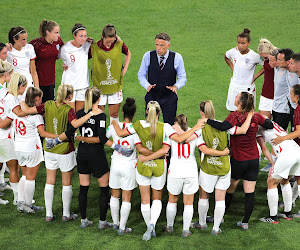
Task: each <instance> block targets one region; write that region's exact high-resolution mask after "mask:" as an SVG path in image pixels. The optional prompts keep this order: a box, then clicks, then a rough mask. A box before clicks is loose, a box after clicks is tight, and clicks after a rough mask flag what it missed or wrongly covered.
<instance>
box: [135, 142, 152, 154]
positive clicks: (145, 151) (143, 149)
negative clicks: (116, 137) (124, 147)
mask: <svg viewBox="0 0 300 250" xmlns="http://www.w3.org/2000/svg"><path fill="white" fill-rule="evenodd" d="M135 147H136V149H137V150H138V151H139V152H140V153H141V154H142V155H151V154H152V153H153V152H152V151H151V150H149V149H148V148H146V147H144V146H143V145H142V144H137V145H135Z"/></svg>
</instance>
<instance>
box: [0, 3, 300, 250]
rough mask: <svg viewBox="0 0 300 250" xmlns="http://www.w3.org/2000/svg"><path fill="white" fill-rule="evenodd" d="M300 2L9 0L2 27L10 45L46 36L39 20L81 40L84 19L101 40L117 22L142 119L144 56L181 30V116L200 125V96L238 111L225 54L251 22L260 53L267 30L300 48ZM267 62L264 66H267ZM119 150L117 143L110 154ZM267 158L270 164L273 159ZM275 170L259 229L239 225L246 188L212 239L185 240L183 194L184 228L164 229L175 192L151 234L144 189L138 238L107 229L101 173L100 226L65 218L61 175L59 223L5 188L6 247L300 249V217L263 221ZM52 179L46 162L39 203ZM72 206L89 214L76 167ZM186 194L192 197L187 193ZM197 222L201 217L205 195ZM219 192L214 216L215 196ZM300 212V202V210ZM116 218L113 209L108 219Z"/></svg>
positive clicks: (132, 220) (1, 215) (95, 215)
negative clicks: (160, 38)
mask: <svg viewBox="0 0 300 250" xmlns="http://www.w3.org/2000/svg"><path fill="white" fill-rule="evenodd" d="M299 7H300V2H299V1H295V0H292V1H288V2H287V1H280V0H277V1H273V2H271V1H258V0H249V1H234V0H228V1H221V0H216V1H203V0H200V1H193V0H189V1H185V2H183V1H178V0H174V1H145V0H141V1H120V0H116V1H112V2H104V1H93V0H87V1H78V0H72V1H71V0H66V1H48V0H44V1H33V0H26V1H25V0H20V1H15V0H13V1H9V2H5V3H2V5H1V13H2V15H1V18H2V25H1V26H0V41H1V42H7V34H8V31H9V29H10V28H11V27H12V26H23V27H25V28H26V30H27V31H28V34H29V38H28V40H29V41H30V40H31V39H33V38H35V37H37V36H39V35H38V27H39V23H40V21H41V20H42V19H44V18H45V19H48V20H49V19H53V20H55V21H57V22H58V23H59V25H60V28H61V37H62V39H63V41H65V42H66V41H69V40H71V39H72V35H71V29H72V27H73V25H74V23H76V22H81V23H83V24H84V25H85V26H86V28H87V31H88V36H91V37H93V38H94V39H95V40H99V39H100V36H101V32H102V29H103V27H104V26H105V25H106V24H108V23H112V24H114V25H115V26H116V29H117V33H118V35H120V36H121V38H122V39H123V41H124V42H125V44H126V45H127V46H128V47H129V49H130V50H131V52H132V59H131V63H130V66H129V69H128V72H127V75H126V76H125V87H124V97H125V98H126V97H127V96H128V97H134V98H135V99H136V101H137V105H138V112H137V114H136V118H135V120H137V119H142V118H143V114H144V95H145V92H146V91H145V90H144V89H143V88H142V87H141V86H140V85H139V82H138V79H137V72H138V69H139V67H140V63H141V60H142V56H143V54H144V53H145V52H146V51H148V50H152V49H154V48H155V46H154V37H155V35H156V34H157V33H159V32H167V33H169V34H170V36H171V50H174V51H176V52H179V53H180V54H181V55H182V56H183V59H184V63H185V68H186V72H187V79H188V81H187V83H186V86H185V87H184V88H182V89H181V90H179V92H178V95H179V102H178V113H185V114H186V115H187V117H188V119H189V122H190V124H191V125H192V124H195V122H196V120H197V119H198V118H199V103H200V102H201V101H202V100H204V99H211V100H212V101H213V103H214V105H215V108H216V117H217V118H218V119H220V120H221V119H224V118H225V117H226V116H227V115H228V111H227V110H226V108H225V102H226V97H227V89H228V86H229V81H230V77H231V74H232V73H231V70H230V69H229V67H228V66H227V65H226V63H225V61H224V54H225V51H226V50H228V49H230V48H232V47H234V46H235V45H236V36H237V34H238V33H240V32H241V31H242V30H243V28H246V27H247V28H249V29H250V30H251V37H252V41H251V46H250V48H252V49H253V50H255V51H256V48H257V45H258V42H259V39H260V38H261V37H266V38H267V39H269V40H270V41H272V42H273V44H274V45H275V46H277V47H280V48H286V47H289V48H291V49H293V50H294V51H295V52H299V51H300V46H299V42H298V31H299V22H298V20H297V19H298V18H297V16H299V11H298V10H299ZM61 65H62V62H61V61H58V62H57V71H56V72H57V75H56V83H57V86H58V85H59V84H60V81H61V75H62V68H61ZM258 69H260V67H259V66H258ZM262 83H263V77H261V78H259V79H258V80H257V81H256V86H257V104H258V102H259V96H260V92H261V88H262ZM110 155H111V150H110V149H107V158H108V159H109V157H110ZM265 164H266V162H262V164H261V165H262V166H264V165H265ZM266 178H267V174H265V173H260V175H259V180H258V183H257V188H256V192H255V195H256V207H255V209H254V212H253V215H252V217H251V220H250V222H249V231H247V232H245V231H242V230H241V229H240V228H238V227H237V226H236V225H235V223H236V222H237V221H239V220H240V219H241V217H242V215H243V200H244V195H243V192H242V188H241V187H240V188H239V190H238V191H237V192H236V194H235V196H234V201H233V204H232V206H231V207H230V209H229V211H228V213H227V214H226V215H225V217H224V218H225V224H224V225H222V226H221V228H222V230H223V233H222V234H221V235H219V236H218V237H212V236H211V235H210V231H211V228H212V226H211V225H210V226H209V229H208V230H207V231H197V230H194V229H192V232H193V235H192V236H191V237H189V238H187V239H182V238H181V237H180V235H181V230H182V211H183V204H182V201H180V202H179V205H178V212H177V217H176V221H175V227H174V229H175V232H174V234H173V235H167V234H165V233H164V232H163V231H162V226H163V225H164V224H165V222H166V218H165V207H166V204H167V192H166V191H165V193H164V197H163V211H162V214H161V216H160V218H159V220H158V223H157V226H156V230H157V238H155V239H152V240H151V241H150V242H144V241H142V240H141V238H142V234H143V233H144V231H145V230H146V226H145V223H144V221H143V219H142V216H141V212H140V196H139V191H138V189H136V190H135V191H134V193H133V198H132V210H131V214H130V216H129V220H128V226H129V227H132V228H133V232H132V234H130V235H124V236H122V237H119V236H117V234H116V232H114V231H112V230H106V231H103V232H100V231H99V230H98V229H97V222H98V219H99V212H98V193H99V188H98V185H97V183H96V180H93V181H92V183H91V187H90V190H89V197H88V211H87V215H88V218H89V219H90V220H93V221H94V223H95V225H93V226H91V227H89V228H86V229H83V230H82V229H80V220H79V219H78V220H77V221H74V222H69V223H63V222H61V220H60V216H61V214H62V203H61V184H60V183H61V181H60V175H58V178H57V185H56V186H55V196H54V204H53V208H54V213H55V214H56V216H57V218H58V219H57V220H56V221H54V222H53V223H46V222H45V221H44V219H45V213H44V212H39V213H37V214H34V215H28V214H20V213H18V212H17V211H16V208H15V206H13V205H12V200H13V196H12V192H7V191H6V192H5V197H4V198H5V199H9V200H10V203H9V204H8V205H6V206H3V205H2V206H0V248H1V249H32V248H33V249H45V248H47V249H75V248H76V249H124V248H125V249H146V248H147V249H167V248H168V249H199V248H204V249H233V248H250V249H266V248H273V249H278V248H281V249H286V248H291V249H296V248H299V243H300V240H299V237H298V234H299V233H298V232H299V228H300V220H297V219H294V220H293V221H283V220H281V221H280V223H279V224H278V225H269V224H265V223H262V222H259V221H258V219H259V218H260V217H263V216H266V215H268V206H267V200H266ZM44 185H45V168H44V165H42V166H41V168H40V170H39V173H38V176H37V182H36V193H35V200H36V203H37V205H43V204H44V198H43V189H44ZM73 193H74V194H73V201H72V209H71V210H72V211H74V212H79V209H78V199H77V197H78V193H79V180H78V176H77V172H76V170H75V171H74V178H73ZM181 200H182V199H181ZM195 200H196V201H195V204H194V209H195V213H194V220H197V216H198V214H197V200H198V194H196V199H195ZM213 200H214V199H213V197H212V196H211V203H210V206H211V209H210V211H209V214H212V212H213V207H214V202H213ZM298 209H299V202H297V208H294V209H293V212H297V211H298ZM107 218H108V220H110V212H108V216H107Z"/></svg>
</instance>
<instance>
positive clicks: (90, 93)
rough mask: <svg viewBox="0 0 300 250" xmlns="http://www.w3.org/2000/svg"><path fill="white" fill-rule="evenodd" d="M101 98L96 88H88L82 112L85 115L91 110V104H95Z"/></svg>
mask: <svg viewBox="0 0 300 250" xmlns="http://www.w3.org/2000/svg"><path fill="white" fill-rule="evenodd" d="M100 96H101V91H100V90H99V89H98V88H96V87H92V88H88V89H87V90H86V92H85V100H84V112H85V113H87V112H89V110H91V109H92V106H93V104H95V103H96V102H97V101H98V100H99V98H100Z"/></svg>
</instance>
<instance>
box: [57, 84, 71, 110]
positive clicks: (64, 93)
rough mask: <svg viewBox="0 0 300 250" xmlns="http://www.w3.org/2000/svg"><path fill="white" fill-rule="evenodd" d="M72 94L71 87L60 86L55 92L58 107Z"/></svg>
mask: <svg viewBox="0 0 300 250" xmlns="http://www.w3.org/2000/svg"><path fill="white" fill-rule="evenodd" d="M73 93H74V89H73V86H72V85H70V84H61V85H60V86H59V87H58V90H57V105H58V106H60V105H62V104H63V102H64V101H65V100H66V99H67V98H68V97H69V96H70V95H72V94H73Z"/></svg>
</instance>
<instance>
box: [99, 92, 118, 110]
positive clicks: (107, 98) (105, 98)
mask: <svg viewBox="0 0 300 250" xmlns="http://www.w3.org/2000/svg"><path fill="white" fill-rule="evenodd" d="M122 101H123V92H122V90H120V91H118V92H116V93H113V94H108V95H101V96H100V102H99V106H105V105H106V103H108V104H119V103H121V102H122Z"/></svg>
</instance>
